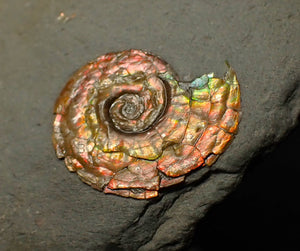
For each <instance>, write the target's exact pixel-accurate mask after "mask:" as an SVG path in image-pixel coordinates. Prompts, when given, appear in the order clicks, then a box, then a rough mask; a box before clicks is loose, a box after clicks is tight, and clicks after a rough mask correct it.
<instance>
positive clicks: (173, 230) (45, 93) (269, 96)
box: [0, 0, 300, 250]
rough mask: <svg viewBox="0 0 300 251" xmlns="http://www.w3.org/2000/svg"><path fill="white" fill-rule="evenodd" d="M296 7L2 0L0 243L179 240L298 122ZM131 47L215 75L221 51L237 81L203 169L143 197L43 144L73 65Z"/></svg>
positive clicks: (35, 245) (189, 74) (129, 244)
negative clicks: (84, 175) (237, 101)
mask: <svg viewBox="0 0 300 251" xmlns="http://www.w3.org/2000/svg"><path fill="white" fill-rule="evenodd" d="M299 7H300V4H299V1H297V0H294V1H290V2H289V4H288V5H287V4H286V3H284V2H283V1H279V0H276V1H272V2H270V1H265V0H264V1H260V0H255V1H237V0H236V1H222V2H221V1H204V0H203V1H188V2H183V1H174V0H172V1H166V0H162V1H147V2H146V1H145V2H144V1H137V0H136V1H122V0H116V1H96V0H93V1H88V2H84V1H82V2H78V3H77V2H76V3H75V2H74V3H72V4H70V2H69V1H66V0H63V1H16V0H11V1H4V0H2V1H0V33H1V34H2V36H1V37H0V55H1V57H0V62H1V71H0V91H1V101H2V102H1V104H2V105H1V107H0V115H1V118H2V120H1V124H0V131H1V134H0V149H1V152H2V154H1V159H0V168H1V176H0V246H1V247H2V248H3V247H4V250H5V249H6V250H19V249H22V250H24V249H31V250H32V249H34V250H41V249H43V250H45V249H46V250H57V249H60V250H61V249H63V250H117V249H119V250H178V249H181V248H183V247H184V246H185V245H186V244H187V243H188V242H189V241H190V237H191V236H192V234H193V231H194V228H195V226H196V224H197V222H199V220H200V219H202V218H203V217H204V216H205V214H206V212H207V211H208V210H209V209H210V208H211V207H212V206H213V205H215V204H216V203H218V202H220V201H221V200H222V199H224V198H225V197H226V196H227V195H228V194H229V193H230V192H231V191H233V189H234V188H235V187H236V185H237V184H238V182H239V181H240V179H241V177H242V175H243V172H244V170H245V168H246V167H247V165H248V164H249V162H250V161H252V160H253V159H254V158H255V157H256V156H257V155H258V154H262V153H263V152H264V151H266V150H268V149H269V148H270V147H271V146H272V145H274V144H276V143H277V142H279V141H280V140H281V139H282V138H283V137H284V136H286V135H287V133H288V132H289V130H290V129H292V128H293V127H294V126H295V125H296V124H297V123H298V118H299V114H300V88H299V80H300V70H299V66H300V62H299V58H300V48H299V28H300V25H299V24H300V22H299V21H300V20H299ZM62 13H63V14H62ZM129 48H140V49H146V50H149V51H151V52H152V53H154V54H156V55H160V56H161V57H162V58H164V59H165V60H166V61H167V62H168V63H170V64H171V65H172V66H173V67H174V69H175V71H176V72H177V73H178V74H179V76H180V77H181V79H183V80H190V79H193V78H195V77H198V76H201V75H202V74H203V73H209V72H211V71H214V72H215V73H216V75H217V76H222V74H223V72H225V70H226V67H225V64H224V60H226V59H227V60H228V61H229V62H230V64H231V65H232V66H233V67H234V68H235V70H236V71H237V74H238V77H239V81H240V84H241V92H242V111H243V117H242V121H241V124H240V129H239V133H238V135H237V137H236V139H235V140H234V141H233V143H232V144H231V146H230V147H229V148H228V149H227V151H226V152H225V153H224V154H223V155H222V156H221V157H220V158H219V160H218V161H217V163H216V164H215V165H213V167H212V168H211V170H208V169H207V168H203V169H200V170H198V171H195V172H194V173H192V174H191V175H190V176H189V177H188V178H187V180H186V184H185V185H183V186H178V187H176V188H172V189H169V190H167V191H166V192H165V193H163V194H162V196H160V197H159V198H157V199H153V200H149V201H138V200H134V199H124V198H121V197H117V196H113V195H111V196H110V195H105V194H103V193H100V192H98V191H96V190H93V189H91V188H90V187H89V186H86V185H84V184H83V183H82V182H81V181H79V180H78V177H77V176H76V175H72V174H70V173H69V172H68V171H67V169H66V168H65V166H64V163H63V162H62V161H59V160H57V159H56V157H55V154H54V150H53V147H52V144H51V132H52V127H51V124H52V120H53V116H52V109H53V104H54V101H55V99H56V97H57V96H58V94H59V93H60V91H61V89H62V87H63V86H64V84H65V82H66V81H67V80H68V78H69V77H70V76H71V74H72V72H74V71H75V70H76V69H78V68H79V67H80V66H81V65H83V64H85V63H86V62H87V61H89V60H91V59H93V58H95V57H96V56H98V55H101V54H104V53H106V52H109V51H119V50H124V49H129ZM270 175H272V174H270ZM199 238H201V237H199Z"/></svg>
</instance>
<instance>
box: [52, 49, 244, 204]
mask: <svg viewBox="0 0 300 251" xmlns="http://www.w3.org/2000/svg"><path fill="white" fill-rule="evenodd" d="M54 113H55V120H54V132H53V143H54V147H55V150H56V154H57V156H58V158H65V163H66V166H67V167H68V169H69V170H70V171H72V172H77V174H78V175H79V177H80V178H81V180H82V181H83V182H85V183H87V184H89V185H91V186H92V187H93V188H96V189H99V190H102V191H104V193H112V194H117V195H121V196H124V197H133V198H137V199H149V198H152V197H155V196H157V195H158V190H159V189H160V188H163V187H167V186H171V185H174V184H177V183H180V182H182V181H183V180H184V177H185V175H186V174H187V173H189V172H190V171H192V170H194V169H196V168H199V167H202V166H205V165H208V166H210V165H212V164H213V163H214V162H215V161H216V159H217V158H218V156H219V155H220V154H221V153H222V152H223V151H224V150H225V147H226V146H228V144H229V143H230V142H231V141H232V139H233V136H234V134H235V133H236V132H237V127H238V123H239V118H240V91H239V84H238V81H237V79H236V74H235V72H234V71H233V69H232V68H231V67H229V70H228V72H227V73H226V75H225V77H224V78H223V79H219V78H215V77H214V76H213V74H205V75H203V76H202V77H200V78H197V79H195V80H194V81H192V82H191V83H181V82H179V80H178V77H177V75H176V74H175V73H174V72H173V70H172V69H171V67H170V66H169V65H168V64H167V63H166V62H164V61H163V60H162V59H160V58H159V57H156V56H153V55H151V54H150V53H147V52H144V51H141V50H128V51H122V52H117V53H108V54H106V55H104V56H101V57H98V58H97V59H96V60H95V61H92V62H90V63H88V64H87V65H85V66H83V67H82V68H81V69H80V70H79V71H77V72H76V73H75V74H74V75H73V76H72V78H71V79H70V80H69V82H68V83H67V85H66V86H65V88H64V89H63V91H62V92H61V94H60V96H59V98H58V99H57V101H56V104H55V109H54Z"/></svg>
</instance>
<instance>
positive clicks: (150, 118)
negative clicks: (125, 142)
mask: <svg viewBox="0 0 300 251" xmlns="http://www.w3.org/2000/svg"><path fill="white" fill-rule="evenodd" d="M164 85H165V84H164V83H163V81H162V80H160V79H159V78H157V77H155V76H152V77H148V78H145V79H142V80H141V79H139V81H132V82H130V83H124V84H121V85H119V89H120V90H122V92H121V94H120V96H118V97H116V98H115V99H114V100H113V102H112V103H111V104H110V107H109V111H108V116H109V118H110V119H111V121H112V124H113V126H114V128H115V129H116V130H119V131H121V132H124V133H142V132H145V131H147V130H148V129H149V128H151V127H152V126H153V125H154V124H155V123H156V122H157V120H158V119H159V118H160V117H161V115H162V114H163V112H164V108H165V107H166V102H167V97H166V95H167V93H166V88H165V86H164Z"/></svg>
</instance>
